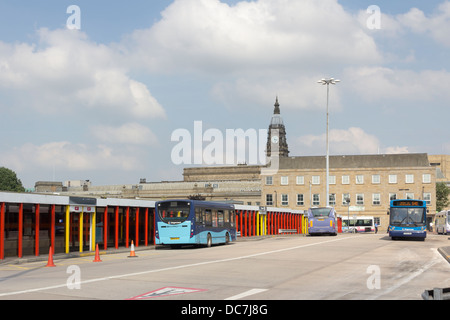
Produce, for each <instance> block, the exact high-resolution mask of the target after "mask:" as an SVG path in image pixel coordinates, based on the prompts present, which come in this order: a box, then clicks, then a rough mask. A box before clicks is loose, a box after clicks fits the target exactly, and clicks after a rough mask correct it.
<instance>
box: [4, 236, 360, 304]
mask: <svg viewBox="0 0 450 320" xmlns="http://www.w3.org/2000/svg"><path fill="white" fill-rule="evenodd" d="M356 237H358V236H354V237H343V238H338V239H333V240H327V241H322V242H315V243H310V244H304V245H301V246H295V247H290V248H284V249H278V250H272V251H266V252H261V253H255V254H249V255H246V256H240V257H235V258H227V259H220V260H213V261H206V262H199V263H192V264H185V265H181V266H176V267H168V268H162V269H156V270H147V271H141V272H134V273H127V274H119V275H116V276H109V277H104V278H97V279H91V280H86V281H81V282H80V285H82V284H86V283H93V282H99V281H105V280H111V279H119V278H125V277H133V276H139V275H143V274H149V273H157V272H163V271H170V270H177V269H184V268H190V267H198V266H204V265H207V264H214V263H221V262H228V261H235V260H241V259H247V258H253V257H258V256H264V255H267V254H272V253H278V252H284V251H290V250H296V249H301V248H307V247H312V246H317V245H320V244H324V243H330V242H336V241H341V240H346V239H355V238H356ZM359 237H361V236H359ZM64 287H67V284H66V283H64V284H60V285H54V286H49V287H42V288H35V289H28V290H22V291H14V292H5V293H0V297H4V296H12V295H17V294H23V293H31V292H37V291H44V290H50V289H58V288H64Z"/></svg>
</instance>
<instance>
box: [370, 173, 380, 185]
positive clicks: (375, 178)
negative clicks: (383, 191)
mask: <svg viewBox="0 0 450 320" xmlns="http://www.w3.org/2000/svg"><path fill="white" fill-rule="evenodd" d="M380 182H381V178H380V175H379V174H373V175H372V183H373V184H379V183H380Z"/></svg>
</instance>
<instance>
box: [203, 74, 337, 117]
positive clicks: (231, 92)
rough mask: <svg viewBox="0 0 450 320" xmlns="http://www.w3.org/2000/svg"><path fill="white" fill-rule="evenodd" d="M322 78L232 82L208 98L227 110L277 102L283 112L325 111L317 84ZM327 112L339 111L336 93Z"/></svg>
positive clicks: (321, 88) (323, 94)
mask: <svg viewBox="0 0 450 320" xmlns="http://www.w3.org/2000/svg"><path fill="white" fill-rule="evenodd" d="M321 78H323V76H320V75H316V76H298V77H293V78H291V79H285V80H281V79H261V78H257V77H248V78H238V79H236V80H235V81H234V82H220V83H217V84H215V85H214V87H213V89H212V91H211V92H212V95H213V97H214V98H216V99H217V100H219V101H222V102H224V103H226V104H227V105H230V106H233V105H234V106H236V105H242V104H245V102H247V101H252V102H255V103H257V104H259V105H267V103H268V101H269V102H270V101H274V99H275V95H277V96H278V97H279V98H280V103H281V104H282V105H283V110H286V109H325V108H326V89H325V87H324V86H322V85H319V84H318V83H317V81H318V80H320V79H321ZM330 100H331V102H330V109H331V108H332V109H333V110H341V109H342V104H341V94H340V90H335V89H330Z"/></svg>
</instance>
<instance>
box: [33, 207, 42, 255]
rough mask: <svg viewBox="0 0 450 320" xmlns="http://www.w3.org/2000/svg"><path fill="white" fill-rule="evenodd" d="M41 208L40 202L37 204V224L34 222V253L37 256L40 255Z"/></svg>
mask: <svg viewBox="0 0 450 320" xmlns="http://www.w3.org/2000/svg"><path fill="white" fill-rule="evenodd" d="M40 210H41V205H40V204H39V203H38V204H36V205H35V211H36V212H35V221H36V222H35V224H34V234H35V239H34V255H35V256H36V257H38V256H39V214H40Z"/></svg>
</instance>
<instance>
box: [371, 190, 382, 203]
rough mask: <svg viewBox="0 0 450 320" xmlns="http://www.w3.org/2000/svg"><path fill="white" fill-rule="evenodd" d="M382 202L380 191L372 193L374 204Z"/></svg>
mask: <svg viewBox="0 0 450 320" xmlns="http://www.w3.org/2000/svg"><path fill="white" fill-rule="evenodd" d="M380 204H381V196H380V194H379V193H373V194H372V205H374V206H378V205H380Z"/></svg>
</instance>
